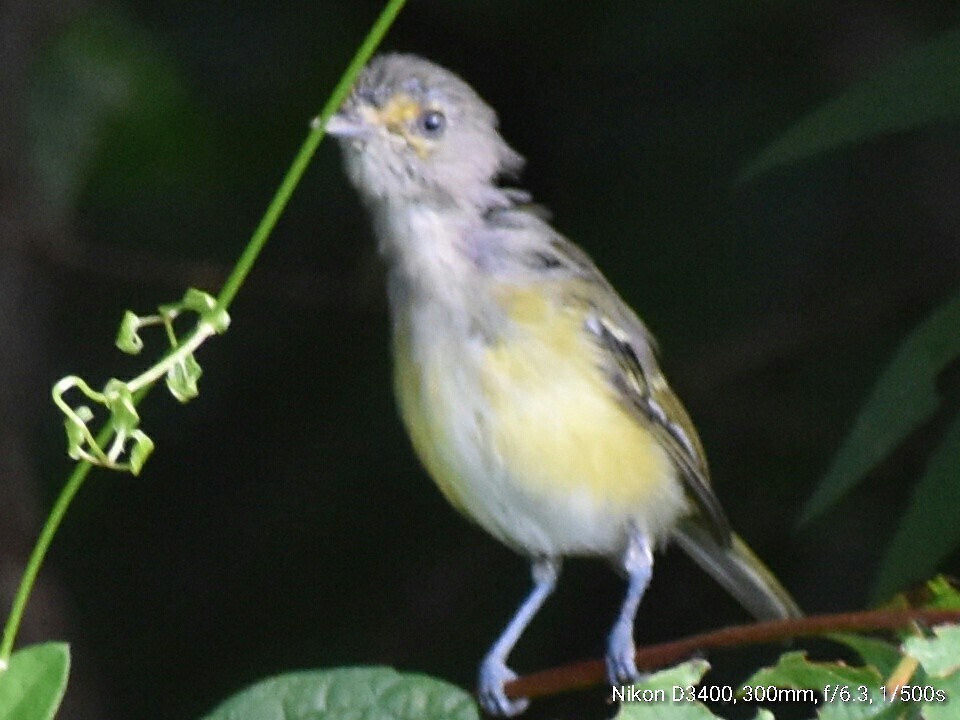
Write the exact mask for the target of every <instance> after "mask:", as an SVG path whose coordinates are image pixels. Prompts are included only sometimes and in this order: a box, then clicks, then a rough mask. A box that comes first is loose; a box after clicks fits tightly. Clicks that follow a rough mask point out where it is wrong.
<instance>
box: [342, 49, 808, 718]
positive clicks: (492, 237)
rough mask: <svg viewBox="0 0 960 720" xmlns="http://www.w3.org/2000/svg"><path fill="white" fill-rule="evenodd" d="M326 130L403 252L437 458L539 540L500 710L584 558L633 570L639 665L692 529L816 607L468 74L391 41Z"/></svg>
mask: <svg viewBox="0 0 960 720" xmlns="http://www.w3.org/2000/svg"><path fill="white" fill-rule="evenodd" d="M326 130H327V132H328V133H330V134H331V135H334V136H336V137H337V139H338V140H339V142H340V145H341V146H342V150H343V155H344V160H345V166H346V171H347V174H348V176H349V178H350V181H351V182H352V183H353V185H355V186H356V188H357V190H358V191H359V192H360V195H361V196H362V199H363V201H364V203H365V204H366V206H367V208H368V210H369V212H370V214H371V216H372V218H373V225H374V230H375V233H376V235H377V238H378V240H379V249H380V253H381V254H382V256H383V258H384V260H385V261H386V264H387V266H388V294H389V304H390V314H391V320H392V327H393V355H394V366H395V370H394V373H395V375H394V378H395V391H396V397H397V401H398V405H399V408H400V414H401V416H402V418H403V422H404V424H405V425H406V428H407V431H408V432H409V434H410V438H411V440H412V442H413V447H414V449H415V451H416V453H417V455H419V457H420V459H421V461H422V462H423V464H424V466H425V467H426V469H427V471H428V472H429V473H430V475H431V476H432V477H433V479H434V480H435V481H436V484H437V485H438V486H439V488H440V490H441V492H442V493H443V494H444V495H445V496H446V497H447V499H448V500H449V501H450V502H451V503H452V504H453V505H454V507H456V508H457V509H458V510H460V511H461V512H462V513H463V514H464V515H466V516H467V517H469V518H471V519H472V520H474V521H475V522H477V523H478V524H479V525H480V526H481V527H483V528H484V529H485V530H487V531H488V532H489V533H490V534H491V535H493V536H494V537H496V538H497V539H499V540H500V541H502V542H503V543H505V544H506V545H508V546H510V547H512V548H513V549H514V550H516V551H517V552H520V553H522V554H523V555H525V556H526V557H528V558H530V560H531V563H532V571H533V582H534V586H533V589H532V591H531V592H530V594H529V596H528V597H527V598H526V599H525V600H524V601H523V603H522V604H521V606H520V608H519V609H518V611H517V613H516V615H515V616H514V617H513V619H512V620H511V621H510V623H509V624H508V625H507V627H506V629H505V630H504V632H503V634H502V635H501V636H500V638H499V639H498V640H497V641H496V643H495V644H494V645H493V647H492V648H491V650H490V651H489V653H488V654H487V656H486V658H485V659H484V660H483V662H482V664H481V667H480V677H479V697H480V701H481V704H482V706H483V707H484V709H485V710H486V711H488V712H490V713H492V714H497V715H515V714H517V713H519V712H521V711H523V710H524V709H525V707H526V706H527V701H526V700H525V699H522V698H521V699H510V698H508V697H507V696H506V694H505V692H504V685H505V683H507V682H508V681H510V680H511V679H512V678H514V677H516V676H515V674H514V673H513V672H512V671H511V670H510V669H509V668H508V667H507V656H508V655H509V653H510V651H511V650H512V648H513V646H514V645H515V643H516V642H517V640H518V639H519V637H520V635H521V634H522V633H523V631H524V629H525V628H526V626H527V625H528V624H529V622H530V621H531V619H532V618H533V616H534V615H535V614H536V612H537V611H538V610H539V608H540V606H541V605H542V604H543V602H544V600H545V599H546V598H547V596H548V595H550V593H551V592H552V591H553V589H554V587H555V585H556V583H557V578H558V576H559V573H560V564H561V558H563V557H565V556H599V557H601V558H606V559H608V560H609V561H611V562H612V563H613V564H614V565H615V567H616V568H617V569H618V570H619V571H620V572H622V573H623V574H624V575H625V576H626V579H627V583H628V587H627V594H626V599H625V600H624V603H623V606H622V609H621V611H620V614H619V616H618V617H617V619H616V621H615V623H614V625H613V629H612V631H611V632H610V635H609V639H608V642H607V655H606V662H607V668H608V674H609V677H610V681H611V682H612V683H623V682H629V681H631V680H633V679H635V678H636V677H637V667H636V664H635V663H634V640H633V623H634V615H635V614H636V610H637V607H638V605H639V604H640V600H641V598H642V597H643V594H644V592H645V590H646V588H647V585H648V583H649V581H650V576H651V571H652V567H653V551H654V548H655V547H656V546H657V545H658V544H662V543H664V542H666V541H668V540H675V541H676V542H678V543H679V544H680V546H681V547H682V548H683V549H684V550H685V551H686V552H687V553H689V554H690V555H691V556H692V557H693V559H694V560H696V561H697V563H699V564H700V565H701V566H702V567H703V568H704V569H705V570H706V571H707V572H708V573H710V574H711V575H712V576H713V577H714V578H716V580H717V581H719V583H720V584H721V585H723V586H724V587H725V588H726V589H727V590H728V591H729V592H730V593H732V594H733V595H734V596H735V597H736V598H737V599H738V600H739V601H740V602H741V603H742V604H743V605H744V606H745V607H746V608H747V609H748V610H749V611H750V612H752V613H753V614H754V615H756V616H757V617H760V618H780V617H791V616H796V615H799V613H800V611H799V609H798V608H797V605H796V604H795V603H794V601H793V600H792V599H791V597H790V595H789V594H788V593H787V591H786V590H784V589H783V587H781V585H780V583H779V582H777V580H776V578H774V576H773V574H772V573H771V572H770V571H769V570H768V569H767V568H766V567H765V566H764V565H763V563H762V562H761V561H760V560H759V559H758V558H757V557H756V555H754V554H753V553H752V552H751V551H750V549H749V548H748V547H747V546H746V544H745V543H744V542H743V541H742V540H741V539H740V538H739V537H738V536H736V535H734V534H733V533H732V532H731V530H730V527H729V524H728V522H727V519H726V517H725V515H724V513H723V510H722V509H721V507H720V504H719V502H718V501H717V498H716V496H715V495H714V493H713V490H712V489H711V487H710V480H709V473H708V470H707V462H706V459H705V457H704V452H703V448H702V446H701V444H700V440H699V439H698V437H697V433H696V431H695V430H694V427H693V425H692V423H691V422H690V418H689V417H688V416H687V413H686V411H685V410H684V408H683V406H682V405H681V404H680V401H679V400H678V399H677V397H676V395H674V393H673V391H672V390H671V389H670V386H669V385H668V384H667V381H666V380H665V379H664V376H663V374H662V373H661V371H660V368H659V366H658V364H657V358H656V356H655V351H654V341H653V338H652V337H651V336H650V333H649V332H648V331H647V328H646V327H645V326H644V324H643V323H642V322H641V321H640V319H639V318H638V317H637V316H636V314H634V312H633V311H632V310H631V309H630V308H629V307H628V306H627V305H626V303H625V302H624V301H623V300H622V299H621V298H620V297H619V296H618V295H617V293H616V291H614V289H613V288H612V287H611V286H610V284H609V283H608V282H607V280H606V279H605V278H604V277H603V275H601V274H600V271H599V270H598V269H597V268H596V266H595V265H594V264H593V262H592V261H591V260H590V258H589V257H587V255H586V254H585V253H584V252H583V251H582V250H580V249H579V248H578V247H577V246H575V245H574V244H573V243H571V242H570V241H569V240H567V239H566V238H565V237H563V236H562V235H560V234H559V233H558V232H557V231H556V230H554V229H553V228H552V227H551V226H550V225H549V224H548V223H547V221H546V220H545V219H544V213H543V212H542V211H539V210H538V209H537V208H536V207H535V206H533V205H531V204H530V197H529V195H528V194H527V193H525V192H523V191H520V190H517V189H514V188H509V187H504V186H501V185H500V184H499V180H500V179H501V178H503V177H511V176H515V175H516V173H517V172H518V171H519V170H520V168H521V165H522V163H523V160H522V158H521V157H520V155H519V154H517V153H516V152H515V151H514V150H513V149H511V148H510V146H509V145H507V143H506V142H505V141H504V140H503V138H502V137H501V136H500V134H499V132H498V131H497V116H496V114H495V113H494V111H493V110H492V109H491V108H490V107H489V106H487V105H486V103H484V101H483V100H482V99H481V98H480V97H479V96H478V95H477V93H476V92H474V90H473V89H472V88H471V87H470V86H469V85H467V83H465V82H464V81H463V80H461V79H460V78H459V77H458V76H457V75H455V74H453V73H452V72H450V71H449V70H446V69H444V68H442V67H439V66H438V65H435V64H433V63H431V62H428V61H427V60H424V59H422V58H420V57H417V56H414V55H403V54H389V55H381V56H378V57H376V58H375V59H374V60H373V61H371V63H370V64H369V65H368V66H367V67H366V68H365V70H364V71H363V73H362V74H361V76H360V78H359V80H358V81H357V84H356V86H355V87H354V89H353V91H352V94H351V95H350V97H349V98H348V100H347V101H346V102H345V103H344V105H343V107H342V108H341V109H340V110H339V112H338V113H336V114H335V115H334V116H333V117H332V118H331V119H330V120H329V121H328V123H327V126H326Z"/></svg>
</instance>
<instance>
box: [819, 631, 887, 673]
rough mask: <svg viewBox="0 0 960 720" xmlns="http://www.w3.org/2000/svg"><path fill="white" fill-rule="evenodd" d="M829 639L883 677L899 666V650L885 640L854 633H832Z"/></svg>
mask: <svg viewBox="0 0 960 720" xmlns="http://www.w3.org/2000/svg"><path fill="white" fill-rule="evenodd" d="M830 639H831V640H834V641H835V642H838V643H841V644H843V645H846V646H847V647H849V648H850V649H851V650H853V651H854V652H855V653H857V655H859V656H860V659H861V660H863V663H864V665H866V666H867V667H870V668H874V669H876V670H877V672H879V673H880V674H881V675H882V676H883V677H888V676H889V675H890V673H892V672H893V670H894V668H896V667H897V665H899V664H900V660H901V655H900V649H899V648H898V647H897V646H896V645H894V644H893V643H891V642H888V641H887V640H881V639H880V638H875V637H870V636H869V635H856V634H854V633H833V634H831V635H830Z"/></svg>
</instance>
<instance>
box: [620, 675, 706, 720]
mask: <svg viewBox="0 0 960 720" xmlns="http://www.w3.org/2000/svg"><path fill="white" fill-rule="evenodd" d="M709 667H710V665H709V664H708V663H707V662H706V661H705V660H691V661H689V662H685V663H682V664H680V665H677V666H675V667H672V668H668V669H666V670H661V671H660V672H658V673H654V674H653V675H651V676H650V677H648V678H646V679H645V680H643V681H642V682H638V683H635V684H634V685H633V688H634V692H635V693H636V697H637V698H638V699H637V700H635V701H633V702H626V701H625V702H623V703H622V704H621V706H620V712H619V713H618V714H617V715H616V718H617V720H660V719H662V720H667V719H669V720H716V718H717V716H716V715H714V714H713V713H712V712H710V709H709V708H708V707H707V706H706V705H704V704H703V703H701V702H697V701H696V700H686V699H684V700H674V689H675V688H684V689H687V688H689V690H690V692H691V693H695V692H696V689H695V686H696V685H697V684H698V683H699V682H700V680H701V679H702V678H703V675H704V673H706V672H707V670H708V669H709ZM629 688H630V686H629V685H627V686H624V691H625V693H629V692H630V690H629ZM645 694H647V695H648V696H649V697H651V698H654V697H662V698H665V700H664V701H661V700H659V699H656V700H649V701H645V700H642V698H644V697H645ZM625 696H626V697H629V695H625Z"/></svg>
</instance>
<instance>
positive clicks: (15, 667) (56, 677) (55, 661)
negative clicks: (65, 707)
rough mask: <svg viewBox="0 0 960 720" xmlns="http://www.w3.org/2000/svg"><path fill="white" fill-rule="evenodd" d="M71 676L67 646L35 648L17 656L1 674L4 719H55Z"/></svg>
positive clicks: (0, 712) (0, 715)
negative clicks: (68, 678)
mask: <svg viewBox="0 0 960 720" xmlns="http://www.w3.org/2000/svg"><path fill="white" fill-rule="evenodd" d="M69 674H70V647H69V646H68V645H67V644H66V643H44V644H43V645H32V646H30V647H28V648H24V649H23V650H18V651H17V652H15V653H13V655H12V656H11V658H10V667H8V668H7V669H6V670H4V671H3V672H0V720H52V718H53V717H54V715H56V713H57V708H59V707H60V702H61V701H62V700H63V693H64V691H65V690H66V689H67V677H68V675H69Z"/></svg>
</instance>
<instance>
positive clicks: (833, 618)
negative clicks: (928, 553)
mask: <svg viewBox="0 0 960 720" xmlns="http://www.w3.org/2000/svg"><path fill="white" fill-rule="evenodd" d="M949 622H960V610H867V611H864V612H853V613H840V614H837V615H815V616H813V617H805V618H798V619H795V620H774V621H770V622H761V623H753V624H750V625H735V626H733V627H726V628H721V629H719V630H713V631H711V632H707V633H702V634H700V635H691V636H690V637H688V638H683V639H680V640H675V641H673V642H668V643H662V644H660V645H650V646H647V647H644V648H640V649H639V650H637V655H636V659H637V667H638V668H640V669H641V670H644V671H647V672H650V671H653V670H657V669H659V668H662V667H665V666H667V665H672V664H674V663H676V662H679V661H680V660H682V659H684V658H688V657H691V656H693V655H698V654H701V653H703V652H704V651H707V650H711V649H714V648H725V647H739V646H742V645H760V644H768V643H778V642H783V641H784V640H790V639H792V638H798V637H809V636H811V635H827V634H830V633H839V632H854V631H858V632H872V631H877V630H894V629H897V628H903V627H906V626H908V625H910V624H911V623H921V624H924V625H936V624H939V623H949ZM605 672H606V671H605V667H604V663H603V661H602V660H585V661H583V662H579V663H574V664H572V665H565V666H563V667H558V668H553V669H551V670H543V671H541V672H536V673H531V674H530V675H524V676H523V677H519V678H517V679H516V680H514V681H513V682H509V683H507V686H506V688H505V690H506V693H507V696H508V697H512V698H519V697H528V698H536V697H544V696H547V695H557V694H559V693H561V692H568V691H570V690H582V689H584V688H588V687H595V686H597V685H600V684H602V683H603V682H605Z"/></svg>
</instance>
